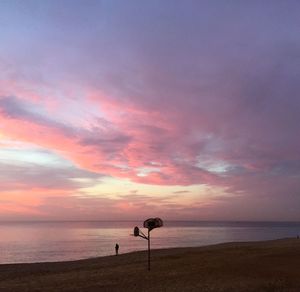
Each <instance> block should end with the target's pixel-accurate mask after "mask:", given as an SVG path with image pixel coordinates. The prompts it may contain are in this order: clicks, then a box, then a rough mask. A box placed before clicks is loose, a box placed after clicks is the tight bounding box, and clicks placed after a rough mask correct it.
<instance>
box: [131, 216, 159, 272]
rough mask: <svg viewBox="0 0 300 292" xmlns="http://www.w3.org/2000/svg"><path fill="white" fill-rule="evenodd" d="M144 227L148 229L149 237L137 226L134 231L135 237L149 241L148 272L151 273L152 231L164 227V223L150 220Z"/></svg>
mask: <svg viewBox="0 0 300 292" xmlns="http://www.w3.org/2000/svg"><path fill="white" fill-rule="evenodd" d="M143 226H144V227H145V228H147V229H148V235H147V236H146V235H145V234H144V233H143V232H142V231H141V230H140V229H139V228H138V227H137V226H135V227H134V229H133V235H134V236H135V237H137V236H139V237H141V238H143V239H146V240H148V271H150V231H151V230H152V229H154V228H158V227H162V226H163V221H162V220H161V219H160V218H149V219H147V220H146V221H144V224H143Z"/></svg>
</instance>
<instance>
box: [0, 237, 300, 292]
mask: <svg viewBox="0 0 300 292" xmlns="http://www.w3.org/2000/svg"><path fill="white" fill-rule="evenodd" d="M151 259H152V262H151V271H150V272H148V271H147V253H146V251H145V252H144V251H142V252H134V253H129V254H121V255H119V256H108V257H101V258H94V259H88V260H80V261H72V262H60V263H35V264H12V265H0V291H24V292H25V291H207V292H209V291H224V292H225V291H228V292H229V291H256V292H257V291H270V292H271V291H294V292H296V291H300V240H299V239H280V240H273V241H265V242H245V243H224V244H218V245H213V246H205V247H197V248H177V249H163V250H153V251H152V254H151Z"/></svg>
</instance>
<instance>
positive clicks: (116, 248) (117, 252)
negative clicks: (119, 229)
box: [115, 243, 119, 256]
mask: <svg viewBox="0 0 300 292" xmlns="http://www.w3.org/2000/svg"><path fill="white" fill-rule="evenodd" d="M115 250H116V256H117V255H118V254H119V245H118V244H117V243H116V246H115Z"/></svg>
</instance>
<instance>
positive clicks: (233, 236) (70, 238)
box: [0, 221, 300, 264]
mask: <svg viewBox="0 0 300 292" xmlns="http://www.w3.org/2000/svg"><path fill="white" fill-rule="evenodd" d="M142 224H143V222H138V221H107V222H106V221H93V222H85V221H84V222H0V264H7V263H32V262H53V261H68V260H79V259H85V258H93V257H98V256H107V255H113V254H114V252H115V250H114V247H115V244H116V243H118V244H119V246H120V249H119V253H127V252H132V251H138V250H145V249H147V241H146V240H144V239H142V238H140V237H134V236H132V233H133V228H134V227H135V226H139V227H142ZM142 230H143V231H144V232H146V231H145V230H144V229H143V228H142ZM297 235H300V222H202V221H168V222H164V226H163V227H161V228H157V229H154V230H152V231H151V248H153V249H158V248H169V247H187V246H203V245H209V244H217V243H222V242H233V241H257V240H270V239H277V238H286V237H296V236H297Z"/></svg>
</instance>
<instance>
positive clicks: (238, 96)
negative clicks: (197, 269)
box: [0, 0, 300, 220]
mask: <svg viewBox="0 0 300 292" xmlns="http://www.w3.org/2000/svg"><path fill="white" fill-rule="evenodd" d="M150 216H154V217H161V218H163V219H169V220H174V219H178V220H183V219H184V220H300V2H299V1H268V0H266V1H230V0H229V1H221V0H220V1H211V0H208V1H201V0H196V1H191V0H184V1H175V0H170V1H167V0H161V1H155V0H151V1H146V0H145V1H141V0H136V1H131V0H119V1H117V0H107V1H101V0H98V1H92V0H85V1H73V0H70V1H66V0H62V1H59V0H51V1H50V0H49V1H46V0H43V1H38V0H36V1H29V0H22V1H21V0H20V1H15V0H0V220H118V219H126V220H130V219H145V218H147V217H150Z"/></svg>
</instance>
